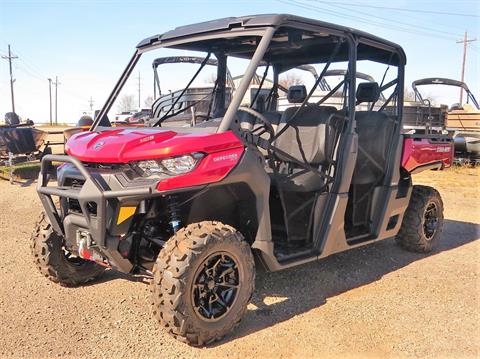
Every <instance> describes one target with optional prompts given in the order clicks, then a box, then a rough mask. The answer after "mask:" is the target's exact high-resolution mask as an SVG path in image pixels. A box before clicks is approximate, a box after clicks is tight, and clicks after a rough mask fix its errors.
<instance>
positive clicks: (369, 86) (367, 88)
mask: <svg viewBox="0 0 480 359" xmlns="http://www.w3.org/2000/svg"><path fill="white" fill-rule="evenodd" d="M356 98H357V104H360V103H362V102H377V101H378V99H379V98H380V87H379V86H378V83H376V82H363V83H361V84H359V85H358V87H357V94H356Z"/></svg>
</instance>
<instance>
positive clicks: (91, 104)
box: [88, 96, 94, 112]
mask: <svg viewBox="0 0 480 359" xmlns="http://www.w3.org/2000/svg"><path fill="white" fill-rule="evenodd" d="M88 103H89V104H90V112H92V111H93V104H94V101H93V98H92V96H90V100H89V101H88Z"/></svg>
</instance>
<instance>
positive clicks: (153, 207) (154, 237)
mask: <svg viewBox="0 0 480 359" xmlns="http://www.w3.org/2000/svg"><path fill="white" fill-rule="evenodd" d="M162 48H172V49H178V50H192V51H199V52H202V54H203V53H206V56H205V57H204V58H205V60H204V61H202V63H201V64H200V65H199V68H198V71H197V72H196V73H195V75H194V78H195V77H196V76H197V75H198V73H199V72H200V71H201V69H202V68H203V66H204V65H205V64H206V62H207V61H208V59H209V58H211V57H212V56H214V57H215V58H216V59H217V79H216V81H215V86H214V89H212V93H213V96H212V109H211V112H210V113H211V114H210V115H209V118H208V119H207V121H204V122H201V123H198V124H197V125H196V126H193V127H179V128H168V127H162V126H161V125H162V122H163V121H164V120H165V119H166V118H167V117H168V116H174V115H175V114H176V113H177V112H178V111H184V110H185V109H180V110H178V111H177V110H176V106H175V103H174V104H172V106H171V110H170V113H168V111H167V113H166V114H164V115H163V116H162V117H161V118H158V119H157V121H156V122H155V125H156V126H154V127H151V128H147V127H145V128H111V127H110V126H109V121H108V117H107V116H106V114H107V113H108V111H109V109H110V108H111V107H112V105H113V103H114V101H115V99H116V98H117V97H118V95H119V93H120V90H121V88H122V86H123V85H124V84H125V82H126V81H127V78H128V77H129V76H130V74H131V73H132V71H133V69H134V67H135V64H136V63H137V61H138V60H139V58H140V57H141V56H145V54H146V53H148V52H149V51H152V50H156V49H162ZM230 57H233V58H238V59H243V60H244V61H245V60H247V63H248V65H247V67H246V70H245V71H244V75H243V79H242V81H241V82H240V84H239V85H238V86H237V88H236V91H235V93H234V95H233V96H232V99H231V101H230V102H229V103H228V104H227V103H226V95H225V94H226V91H227V86H226V77H227V76H226V68H227V61H228V59H229V58H230ZM366 61H367V62H369V64H371V65H372V64H373V65H378V66H379V68H381V72H382V74H381V76H380V78H381V79H382V80H381V82H380V83H377V82H366V83H361V84H359V85H358V86H356V75H355V74H356V71H357V67H359V66H362V65H363V64H364V62H366ZM405 62H406V58H405V55H404V52H403V50H402V48H401V47H400V46H398V45H396V44H394V43H391V42H389V41H386V40H382V39H380V38H378V37H375V36H373V35H369V34H367V33H364V32H361V31H357V30H352V29H350V28H345V27H341V26H337V25H333V24H329V23H325V22H321V21H316V20H311V19H306V18H301V17H296V16H291V15H258V16H248V17H240V18H225V19H220V20H215V21H210V22H206V23H200V24H195V25H190V26H183V27H179V28H176V29H174V30H172V31H170V32H167V33H164V34H162V35H157V36H153V37H149V38H147V39H145V40H143V41H142V42H140V43H139V45H138V46H137V49H136V51H135V54H134V55H133V57H132V59H131V61H130V62H129V64H128V66H127V68H126V70H125V71H124V73H123V75H122V76H121V78H120V80H119V81H118V83H117V85H116V87H115V88H114V90H113V92H112V94H111V95H110V97H109V98H108V100H107V102H106V104H105V106H104V107H103V109H102V110H101V111H100V113H99V114H98V116H97V118H96V120H95V123H94V124H93V126H92V128H91V130H90V131H89V132H85V133H80V134H76V135H74V136H72V137H71V138H70V140H69V141H68V143H67V146H66V152H67V154H68V155H66V156H54V155H50V156H46V157H45V158H44V159H43V162H42V170H41V174H40V176H39V180H38V188H37V190H38V193H39V196H40V199H41V201H42V204H43V206H44V209H45V214H42V216H41V218H40V221H39V223H38V225H37V227H36V230H35V232H34V234H33V238H32V252H33V255H34V257H35V262H36V264H37V266H38V267H39V269H40V271H41V272H42V273H43V274H44V275H45V276H46V277H48V278H49V279H51V280H52V281H54V282H58V283H60V284H62V285H67V286H69V285H79V284H82V283H85V282H87V281H89V280H92V279H94V278H95V277H97V276H99V275H101V274H102V272H103V271H104V269H105V268H106V267H111V268H114V269H116V270H119V271H121V272H124V273H132V274H136V273H141V274H143V275H150V276H152V283H151V286H152V292H153V294H152V295H153V297H152V298H153V299H152V302H153V311H154V314H155V316H156V318H157V319H158V320H159V321H160V323H162V324H163V325H164V326H165V327H166V328H167V330H168V332H169V333H171V334H172V335H174V336H175V337H177V338H179V339H182V340H184V341H186V342H188V343H190V344H193V345H203V344H205V343H209V342H212V341H214V340H217V339H219V338H221V337H223V336H224V335H225V334H226V333H228V332H229V331H230V330H231V329H232V328H233V327H234V326H235V325H236V324H237V323H238V322H239V321H240V319H241V317H242V315H243V313H244V312H245V310H246V308H247V304H248V302H249V300H250V297H251V295H252V292H253V289H254V279H255V265H257V266H259V265H261V266H264V267H265V268H266V269H267V270H270V271H275V270H280V269H283V268H288V267H292V266H296V265H299V264H302V263H306V262H310V261H313V260H317V259H320V258H324V257H326V256H329V255H331V254H333V253H337V252H341V251H344V250H348V249H351V248H355V247H357V246H360V245H364V244H367V243H371V242H374V241H377V240H380V239H384V238H388V237H395V238H396V240H397V242H398V243H399V244H400V245H402V246H403V247H405V248H407V249H410V250H414V251H419V252H428V251H430V250H432V248H433V247H434V246H435V245H436V243H437V242H438V240H439V237H440V234H441V232H442V226H443V204H442V200H441V198H440V195H439V193H438V192H437V191H436V190H435V189H433V188H431V187H425V186H412V180H411V174H412V173H415V172H417V171H421V170H427V169H436V170H439V169H443V168H444V167H449V166H450V163H451V158H452V143H451V140H450V139H448V138H447V137H445V136H442V135H415V134H414V135H403V134H401V129H402V108H403V88H404V82H403V81H404V67H405ZM262 63H266V64H267V65H266V66H268V67H269V68H270V69H271V70H273V82H274V85H273V86H272V88H271V89H270V94H269V96H267V98H266V101H265V103H264V106H262V107H263V108H262V112H261V111H260V110H258V109H254V108H250V107H240V104H241V102H242V99H243V97H244V96H245V93H246V91H247V89H248V88H249V86H250V83H251V81H252V78H253V77H254V76H255V75H256V70H257V67H259V66H260V65H261V64H262ZM334 64H343V65H344V66H345V67H346V70H347V71H346V72H345V73H344V76H343V78H342V79H341V81H340V83H339V84H337V85H336V86H334V87H333V88H332V89H331V91H329V92H328V93H327V94H326V95H325V96H324V97H323V98H321V99H316V101H315V102H311V101H310V99H311V96H312V94H313V92H314V91H315V89H316V88H317V85H318V84H319V83H320V81H322V78H323V76H324V74H325V72H326V71H327V70H328V69H329V68H330V66H332V65H334ZM300 65H314V66H317V67H318V69H319V75H318V78H317V79H316V80H315V83H314V84H313V87H312V88H311V89H310V90H309V91H307V89H306V87H305V86H298V85H296V86H292V87H291V88H290V89H288V98H289V101H290V102H291V103H292V104H294V106H292V107H289V108H287V109H285V111H283V112H279V111H277V97H278V93H277V90H278V79H279V75H280V74H282V73H283V72H285V71H287V70H289V69H292V68H294V67H297V66H300ZM261 66H263V65H261ZM229 68H231V67H230V66H229ZM262 72H263V73H264V74H265V75H266V74H267V71H266V70H264V69H262ZM265 75H264V76H263V77H265ZM194 78H193V79H192V80H191V81H189V83H188V85H187V86H186V87H185V88H184V91H187V90H188V87H189V86H190V84H191V83H193V80H194ZM339 88H342V89H343V90H342V91H343V107H342V108H341V109H337V108H336V107H333V106H327V105H325V104H324V103H325V102H326V101H327V100H328V98H329V97H330V96H332V95H333V94H334V93H335V92H336V91H337V90H338V89H339ZM260 90H261V85H260V87H259V90H258V91H260ZM381 93H383V94H384V95H385V101H382V102H381V104H378V101H377V100H378V99H379V97H380V94H381ZM179 97H181V95H180V96H179ZM254 103H255V100H253V101H252V104H254ZM360 105H362V106H360ZM367 105H368V106H367ZM387 107H388V110H386V108H387ZM357 108H361V109H362V110H357ZM242 121H247V122H249V124H251V126H249V125H248V124H247V125H245V124H243V125H242V124H241V122H242ZM52 162H62V163H63V164H62V165H61V166H60V167H59V168H58V170H57V181H58V183H57V184H56V185H55V184H50V183H49V171H48V169H49V168H50V167H51V163H52ZM57 197H59V201H57V200H55V198H57ZM254 259H256V260H255V261H254Z"/></svg>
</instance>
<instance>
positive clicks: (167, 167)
mask: <svg viewBox="0 0 480 359" xmlns="http://www.w3.org/2000/svg"><path fill="white" fill-rule="evenodd" d="M202 157H203V154H202V153H192V154H190V155H183V156H178V157H171V158H165V159H163V160H145V161H138V162H137V163H136V164H135V168H136V170H137V172H139V173H140V174H141V175H142V176H143V177H163V176H175V175H181V174H184V173H188V172H190V171H192V170H193V169H194V168H195V166H196V165H197V163H198V161H199V160H200V159H201V158H202Z"/></svg>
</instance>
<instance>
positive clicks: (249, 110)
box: [238, 107, 275, 140]
mask: <svg viewBox="0 0 480 359" xmlns="http://www.w3.org/2000/svg"><path fill="white" fill-rule="evenodd" d="M238 111H242V112H246V113H248V114H250V115H252V116H253V117H255V118H257V119H258V120H260V122H261V123H262V124H263V126H262V127H264V128H265V130H266V131H267V132H268V134H269V135H270V138H269V140H270V139H272V138H273V137H274V136H275V130H274V129H273V126H272V124H271V123H270V122H269V121H268V120H267V118H266V117H265V116H264V115H262V114H261V113H260V112H258V111H256V110H254V109H253V108H250V107H239V108H238ZM255 130H256V129H252V130H251V131H250V132H253V131H255Z"/></svg>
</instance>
